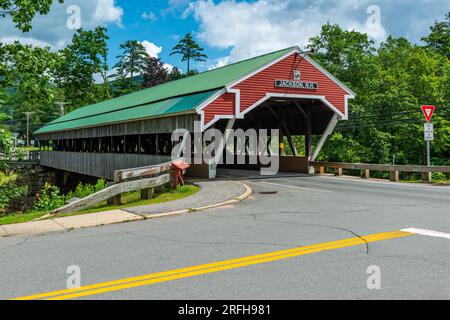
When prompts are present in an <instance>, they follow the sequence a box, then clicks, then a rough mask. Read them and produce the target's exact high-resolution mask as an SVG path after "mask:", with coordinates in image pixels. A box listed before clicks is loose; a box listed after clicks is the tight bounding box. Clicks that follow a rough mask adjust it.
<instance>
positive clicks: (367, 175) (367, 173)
mask: <svg viewBox="0 0 450 320" xmlns="http://www.w3.org/2000/svg"><path fill="white" fill-rule="evenodd" d="M361 178H363V179H370V170H369V169H364V170H361Z"/></svg>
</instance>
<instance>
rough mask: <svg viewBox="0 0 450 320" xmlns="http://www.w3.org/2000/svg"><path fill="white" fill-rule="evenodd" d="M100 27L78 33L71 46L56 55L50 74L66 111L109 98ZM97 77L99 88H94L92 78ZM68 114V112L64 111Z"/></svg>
mask: <svg viewBox="0 0 450 320" xmlns="http://www.w3.org/2000/svg"><path fill="white" fill-rule="evenodd" d="M106 32H107V30H106V28H104V27H97V28H95V30H83V29H79V30H77V32H76V33H75V34H74V36H73V38H72V43H71V44H69V45H68V46H67V47H66V48H64V49H62V50H61V51H59V53H58V54H59V58H58V64H57V66H56V68H55V71H54V77H55V79H56V80H55V82H56V84H57V85H58V87H59V88H61V89H62V90H63V95H64V99H65V100H67V101H68V102H70V108H71V109H74V108H78V107H81V106H84V105H87V104H90V103H94V102H97V101H99V100H104V99H107V98H110V97H111V90H110V85H109V81H108V74H107V73H108V64H107V54H108V47H107V43H106V41H107V40H108V39H109V38H108V36H107V34H106ZM97 74H99V75H100V76H101V77H102V80H103V84H102V85H100V86H99V85H97V84H96V83H95V80H94V76H95V75H97ZM68 111H70V109H69V110H68Z"/></svg>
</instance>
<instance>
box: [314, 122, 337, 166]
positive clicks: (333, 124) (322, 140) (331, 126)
mask: <svg viewBox="0 0 450 320" xmlns="http://www.w3.org/2000/svg"><path fill="white" fill-rule="evenodd" d="M338 121H339V117H338V115H337V114H334V115H333V117H332V118H331V120H330V123H329V124H328V126H327V128H326V130H325V132H324V133H323V135H322V138H320V141H319V143H318V144H317V147H316V149H315V150H314V154H313V156H312V157H311V159H310V161H311V162H314V161H316V159H317V157H318V156H319V153H320V151H321V150H322V148H323V146H324V144H325V142H326V141H327V139H328V137H329V136H330V135H331V134H332V133H333V131H334V128H336V125H337V123H338Z"/></svg>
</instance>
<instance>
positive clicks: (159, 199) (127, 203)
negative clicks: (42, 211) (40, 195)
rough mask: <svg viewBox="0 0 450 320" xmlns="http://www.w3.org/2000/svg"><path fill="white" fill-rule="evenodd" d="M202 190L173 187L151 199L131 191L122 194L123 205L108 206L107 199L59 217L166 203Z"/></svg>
mask: <svg viewBox="0 0 450 320" xmlns="http://www.w3.org/2000/svg"><path fill="white" fill-rule="evenodd" d="M199 190H200V188H199V187H196V186H190V185H189V186H183V187H180V188H178V191H175V190H173V189H170V190H168V191H167V192H165V193H155V195H154V197H153V198H152V199H150V200H141V199H140V198H141V193H140V191H135V192H129V193H125V194H123V195H122V203H123V204H122V205H120V206H108V205H107V203H106V201H105V202H101V203H99V204H98V205H96V206H94V207H92V208H90V209H87V210H83V211H80V212H74V213H68V214H61V215H58V216H57V217H67V216H74V215H80V214H87V213H95V212H101V211H111V210H119V209H124V208H130V207H137V206H146V205H151V204H157V203H164V202H169V201H174V200H179V199H184V198H187V197H190V196H192V195H194V194H196V193H197V192H198V191H199Z"/></svg>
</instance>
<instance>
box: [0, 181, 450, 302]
mask: <svg viewBox="0 0 450 320" xmlns="http://www.w3.org/2000/svg"><path fill="white" fill-rule="evenodd" d="M249 184H250V185H251V187H252V188H253V189H254V191H255V193H254V195H253V196H252V197H251V198H250V199H249V200H247V201H244V202H242V203H239V204H237V205H235V206H228V207H224V208H219V209H211V210H207V211H202V212H194V213H191V214H189V215H185V216H178V217H172V218H163V219H157V220H147V221H139V222H131V223H125V224H119V225H112V226H104V227H98V228H90V229H84V230H75V231H71V232H67V233H58V234H50V235H44V236H36V237H30V238H3V239H0V270H1V273H0V298H2V299H9V298H15V297H23V296H28V295H34V294H41V293H46V292H51V291H55V290H63V289H66V280H67V278H68V276H69V275H68V274H66V270H67V268H68V266H71V265H76V266H79V267H80V270H81V285H82V286H86V285H90V284H99V283H102V282H106V281H113V280H120V279H125V278H130V277H133V279H130V280H124V281H123V284H122V285H121V286H120V285H119V286H118V284H120V282H119V283H112V284H109V285H98V286H94V287H93V288H94V290H92V291H89V290H87V289H86V290H87V291H85V292H87V294H85V295H82V296H80V297H75V298H80V299H449V298H450V239H446V238H438V237H430V236H424V235H417V234H408V235H407V236H400V237H392V234H391V233H389V232H391V231H398V230H402V229H405V228H421V229H428V230H434V231H440V232H443V233H450V188H446V187H432V186H423V185H403V184H391V183H378V182H367V181H362V180H351V179H349V180H347V179H342V178H333V177H293V178H287V177H280V178H276V179H267V180H264V179H263V180H254V181H250V182H249ZM265 191H266V192H268V193H270V192H271V191H277V193H276V194H262V193H266V192H265ZM261 192H262V193H261ZM380 233H382V236H377V237H369V238H367V239H366V241H365V242H363V241H362V240H361V238H360V237H361V236H368V235H373V234H380ZM349 238H350V239H353V240H349V241H350V242H349V241H344V242H342V241H340V240H343V239H349ZM369 239H371V240H369ZM336 241H339V242H336ZM358 241H359V242H358ZM366 242H367V243H366ZM349 243H350V245H348V244H349ZM317 245H318V246H317ZM309 246H311V247H309ZM324 247H326V248H327V250H326V251H321V250H320V248H324ZM317 248H319V250H318V249H317ZM289 249H292V250H291V251H284V250H289ZM299 250H309V251H302V252H303V253H302V252H300V253H299ZM287 252H288V253H289V252H290V253H289V254H287ZM265 253H273V254H269V255H265V256H261V257H260V258H258V259H259V260H255V258H253V260H249V259H250V258H244V260H235V261H234V262H233V261H232V262H229V261H228V262H223V261H226V260H229V259H236V258H242V257H248V256H252V255H258V254H265ZM292 253H293V254H292ZM242 261H244V262H242ZM248 261H251V262H248ZM214 262H218V264H216V265H215V266H216V268H217V269H215V270H214V272H212V271H208V270H211V269H205V268H206V267H201V268H197V269H195V268H194V269H192V268H190V269H185V270H184V271H183V272H184V273H180V272H179V271H172V270H176V269H180V268H187V267H193V266H198V265H203V264H207V263H214ZM370 266H375V268H379V269H378V270H379V271H380V279H381V289H379V290H369V289H368V287H367V280H368V278H369V277H370V274H368V273H367V270H368V268H369V267H370ZM209 267H211V266H209ZM192 270H194V271H192ZM195 270H200V271H195ZM202 270H207V271H202ZM163 271H170V272H168V273H166V274H158V275H152V276H147V277H144V278H134V277H138V276H143V275H151V274H154V273H159V272H163ZM190 272H191V273H190ZM180 274H181V275H180ZM173 275H175V276H173ZM156 277H158V278H156ZM148 279H150V280H148ZM152 279H153V280H152ZM154 279H157V280H154ZM142 280H145V281H142ZM131 281H134V282H131ZM139 281H140V282H139ZM129 283H134V285H129ZM113 285H114V286H116V287H115V288H114V289H111V288H113ZM104 288H106V289H104ZM60 294H62V295H64V294H67V292H66V293H65V292H64V291H63V292H62V293H60ZM44 297H46V296H45V295H44ZM66 298H70V296H66Z"/></svg>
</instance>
